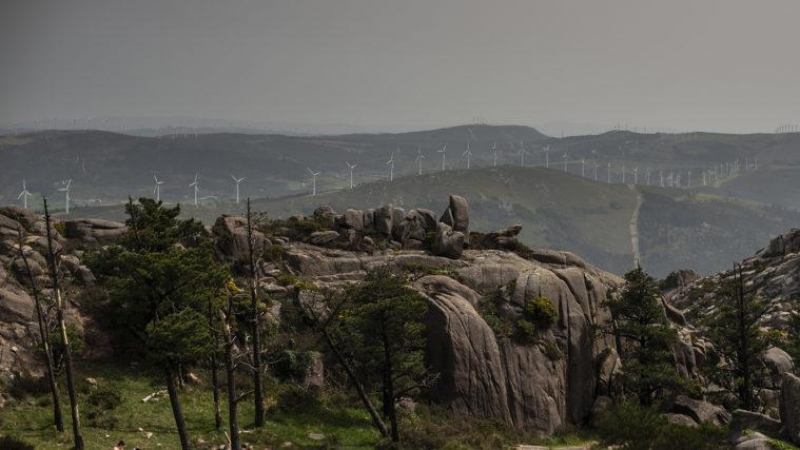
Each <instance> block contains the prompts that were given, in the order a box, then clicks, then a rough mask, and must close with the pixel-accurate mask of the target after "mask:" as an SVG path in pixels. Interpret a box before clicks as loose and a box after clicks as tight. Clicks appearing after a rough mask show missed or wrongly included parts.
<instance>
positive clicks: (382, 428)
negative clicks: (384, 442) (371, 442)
mask: <svg viewBox="0 0 800 450" xmlns="http://www.w3.org/2000/svg"><path fill="white" fill-rule="evenodd" d="M322 336H323V337H324V338H325V342H326V343H327V344H328V347H330V348H331V351H333V355H334V356H335V357H336V360H337V361H339V364H341V365H342V367H343V368H344V371H345V372H346V373H347V376H348V377H349V378H350V381H351V382H352V383H353V386H355V388H356V392H357V393H358V397H359V398H360V399H361V403H363V404H364V408H366V409H367V412H368V413H369V416H370V417H371V418H372V423H373V424H374V425H375V428H377V429H378V431H379V432H380V433H381V436H383V437H386V436H389V429H388V428H386V424H385V423H384V422H383V420H382V419H381V416H380V414H378V410H376V409H375V407H374V406H373V405H372V401H371V400H370V399H369V396H368V395H367V392H366V391H365V390H364V386H363V385H362V384H361V382H360V381H358V378H356V374H355V371H354V370H353V368H352V367H350V363H349V362H348V361H347V359H345V357H344V355H342V353H341V352H340V351H339V348H338V347H337V346H336V344H335V343H334V342H333V339H332V338H331V335H330V333H328V331H327V330H325V329H323V330H322Z"/></svg>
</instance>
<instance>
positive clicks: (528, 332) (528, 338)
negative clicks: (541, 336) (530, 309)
mask: <svg viewBox="0 0 800 450" xmlns="http://www.w3.org/2000/svg"><path fill="white" fill-rule="evenodd" d="M536 334H537V329H536V325H534V324H533V323H531V322H529V321H527V320H525V319H520V320H518V321H517V322H516V323H515V324H514V336H513V337H514V340H515V341H516V342H517V343H518V344H523V345H529V344H533V343H534V342H535V341H536Z"/></svg>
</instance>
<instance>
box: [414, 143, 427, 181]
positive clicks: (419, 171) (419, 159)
mask: <svg viewBox="0 0 800 450" xmlns="http://www.w3.org/2000/svg"><path fill="white" fill-rule="evenodd" d="M423 159H425V155H423V154H422V149H421V148H419V147H417V157H416V158H414V162H416V163H417V175H422V160H423Z"/></svg>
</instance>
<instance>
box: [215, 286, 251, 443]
mask: <svg viewBox="0 0 800 450" xmlns="http://www.w3.org/2000/svg"><path fill="white" fill-rule="evenodd" d="M233 300H234V295H233V294H229V296H228V306H227V308H220V309H219V310H218V314H219V320H220V324H221V330H222V339H223V341H222V346H223V348H224V355H225V356H224V359H225V372H226V379H227V380H226V382H227V390H228V426H229V429H230V430H229V431H230V448H231V449H232V450H239V448H240V444H239V418H238V411H239V409H238V408H239V402H241V401H242V400H244V399H245V398H246V397H247V396H248V395H250V394H251V393H252V392H253V391H247V392H242V393H238V392H237V391H236V370H237V369H238V368H239V366H240V365H241V364H242V361H241V358H240V356H244V355H239V354H237V352H236V337H235V334H234V332H233V331H232V329H233V327H234V324H233V321H234V317H235V312H234V302H233ZM249 368H250V370H253V367H252V366H251V367H249Z"/></svg>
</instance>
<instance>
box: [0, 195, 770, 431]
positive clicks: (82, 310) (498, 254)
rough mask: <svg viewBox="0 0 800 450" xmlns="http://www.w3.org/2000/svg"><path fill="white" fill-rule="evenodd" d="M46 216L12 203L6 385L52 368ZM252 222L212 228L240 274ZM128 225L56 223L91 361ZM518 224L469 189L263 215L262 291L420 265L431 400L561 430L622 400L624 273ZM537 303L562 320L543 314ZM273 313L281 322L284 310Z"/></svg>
mask: <svg viewBox="0 0 800 450" xmlns="http://www.w3.org/2000/svg"><path fill="white" fill-rule="evenodd" d="M43 223H44V222H43V220H42V218H41V217H39V216H35V215H32V214H29V213H27V212H26V211H23V210H19V209H16V208H5V209H2V210H0V262H1V263H2V266H0V345H1V346H2V358H0V376H2V377H3V378H6V379H8V378H11V377H16V376H19V375H22V374H28V373H34V374H35V373H38V372H39V371H40V367H39V362H38V360H37V359H36V358H35V349H36V347H37V336H38V329H37V326H36V319H35V316H34V306H33V305H34V304H33V300H32V298H31V297H30V295H29V294H28V292H29V291H30V290H29V289H25V288H24V287H25V286H26V285H27V284H28V283H29V281H28V279H27V278H26V277H25V276H26V273H25V272H24V271H23V270H22V266H21V258H20V249H19V244H18V242H19V233H20V232H22V233H23V239H22V244H23V245H22V251H24V252H25V254H26V255H27V257H28V259H29V260H30V261H32V262H33V263H34V264H33V272H34V274H35V280H36V282H37V284H38V285H39V286H40V288H41V289H42V290H43V291H44V294H45V296H48V295H49V292H48V289H49V287H50V286H49V280H48V278H47V277H46V269H45V267H46V264H45V260H44V257H43V255H44V254H45V253H46V248H45V241H44V239H43V237H42V236H43V234H44V233H43V232H44V224H43ZM245 225H246V222H245V220H244V219H243V218H242V217H238V216H222V217H220V218H219V219H218V220H217V221H216V223H215V224H214V225H213V226H212V227H209V228H208V229H207V232H208V233H209V234H210V235H211V236H212V237H213V238H214V240H215V248H216V253H217V258H218V259H219V260H220V261H222V262H226V263H229V264H231V266H232V267H233V268H234V270H235V269H236V267H237V265H241V264H243V261H245V260H246V256H245V255H246V249H247V245H246V244H247V237H246V228H245ZM124 231H125V227H124V225H122V224H118V223H114V222H108V221H99V220H77V221H66V222H57V223H56V224H55V225H54V229H53V230H52V232H53V233H54V236H55V237H56V242H57V244H58V245H57V247H58V249H57V251H58V260H59V274H60V276H61V277H62V278H63V279H64V285H65V286H66V289H67V294H68V295H67V298H68V299H71V300H73V302H72V303H71V305H70V306H71V308H70V313H71V314H70V319H69V320H70V323H72V324H74V325H75V327H76V329H77V330H78V332H80V333H82V334H83V337H84V340H85V341H86V342H87V345H86V348H87V349H91V350H92V351H91V352H88V353H87V354H86V355H85V357H104V356H108V351H109V350H108V349H109V348H110V347H109V346H108V345H107V340H105V339H106V338H105V337H104V336H103V335H102V333H100V332H99V331H98V330H97V327H96V326H94V325H93V318H92V316H91V311H89V309H87V308H86V305H82V304H81V302H80V301H78V300H76V299H78V298H81V297H80V296H78V295H75V296H71V295H69V294H70V293H71V292H80V291H82V290H86V289H87V288H88V287H91V286H92V284H93V281H94V277H93V276H92V273H91V271H90V270H89V269H88V268H87V267H86V266H85V265H83V264H82V262H81V258H82V257H83V255H84V252H85V251H87V250H91V249H92V248H97V247H98V246H104V245H109V244H113V242H114V241H115V240H116V238H117V237H118V236H119V235H120V234H121V233H122V232H124ZM519 232H520V227H519V226H513V225H512V226H510V227H508V228H507V229H503V230H499V231H495V232H489V233H479V232H474V231H472V232H471V231H470V225H469V206H468V204H467V202H466V200H464V199H463V198H461V197H458V196H451V197H450V200H449V203H448V207H447V208H446V210H445V211H444V213H443V214H441V215H435V214H434V213H433V212H432V211H428V210H424V209H420V210H414V209H412V210H410V211H406V210H404V209H402V208H398V207H394V206H391V205H386V206H382V207H379V208H375V209H368V210H354V209H348V210H346V211H344V212H341V213H337V212H336V211H335V210H333V208H330V207H321V208H318V209H317V210H316V211H315V212H314V213H313V214H312V215H311V216H308V217H306V216H299V215H298V216H293V217H291V218H289V219H288V220H285V221H283V220H263V221H260V222H259V225H258V231H257V232H256V233H255V237H256V246H257V249H258V251H259V254H263V255H265V256H264V257H263V258H262V259H261V260H260V262H259V267H258V271H257V273H258V277H259V284H260V286H261V288H262V289H263V290H264V291H266V292H268V293H269V294H270V295H271V296H272V297H273V298H274V299H276V300H280V299H284V298H292V297H293V296H295V297H296V296H298V295H299V296H302V295H304V294H303V292H302V288H301V285H303V284H307V283H311V284H313V285H315V286H317V287H319V288H323V289H324V288H334V289H335V288H337V287H339V286H342V285H343V284H346V283H353V282H358V281H360V280H362V279H364V277H365V276H366V273H367V271H368V270H369V269H371V268H374V267H376V266H385V265H388V266H390V267H393V268H396V269H397V270H404V271H407V272H408V273H410V274H411V283H412V286H413V287H414V288H415V289H416V290H418V291H419V292H420V293H422V294H423V295H424V296H425V298H427V299H428V301H429V303H430V305H431V310H430V314H429V318H428V325H429V326H428V349H427V356H428V361H429V364H430V366H431V367H432V369H433V370H434V371H436V372H437V373H438V374H439V377H438V379H437V382H436V384H435V385H434V386H433V387H432V389H431V392H430V395H431V397H432V398H433V399H435V400H436V401H437V402H438V403H440V404H442V405H444V406H446V407H447V408H449V409H450V410H452V411H454V412H459V413H465V414H470V415H474V416H479V417H486V418H494V419H499V420H502V421H504V422H507V423H509V424H511V425H513V426H515V427H518V428H522V429H534V430H539V431H541V432H543V433H547V434H549V433H553V432H555V431H556V430H558V429H559V428H561V427H564V426H565V425H567V424H580V423H583V422H584V421H585V420H586V419H587V418H588V417H589V415H590V414H591V412H592V410H593V408H598V407H602V406H603V405H607V404H609V403H610V399H609V397H608V396H609V395H610V394H611V393H612V392H611V391H613V390H614V389H615V381H616V376H617V375H618V374H619V372H620V370H621V368H622V366H623V362H622V361H620V360H619V358H618V357H617V356H616V351H615V350H614V343H613V340H612V339H610V338H607V337H603V336H600V335H598V334H597V333H596V329H597V328H598V327H602V326H604V325H605V324H607V323H608V321H609V320H610V316H609V312H608V310H607V308H606V306H605V303H606V300H608V299H609V298H610V297H611V296H612V295H615V293H616V292H617V291H618V290H619V289H620V288H621V287H622V285H623V280H622V279H621V278H620V277H618V276H616V275H613V274H611V273H608V272H605V271H603V270H601V269H598V268H596V267H593V266H591V265H590V264H587V263H586V262H585V261H583V260H582V259H581V258H580V257H578V256H576V255H574V254H571V253H568V252H560V251H553V250H545V249H531V248H528V247H526V246H524V245H522V244H521V243H520V242H518V240H517V235H518V234H519ZM782 248H784V249H785V247H782ZM300 280H301V281H300ZM278 303H279V304H280V302H278ZM532 308H533V309H535V310H536V311H538V312H540V313H545V314H547V315H548V319H551V320H548V321H546V323H539V322H536V321H534V320H532V319H531V318H530V316H529V315H530V313H531V310H532ZM665 312H666V314H667V316H668V317H670V319H672V321H673V322H674V323H675V324H676V326H678V327H681V329H682V332H681V336H682V344H681V348H680V349H676V363H677V364H678V366H679V368H680V370H681V372H682V373H683V374H684V375H685V376H690V377H691V376H696V375H697V367H698V363H699V361H701V360H702V358H703V355H704V352H705V351H707V347H708V343H707V342H705V341H704V340H703V339H702V337H701V336H699V334H698V333H697V332H696V331H695V330H693V329H692V328H690V327H688V325H687V324H686V319H684V316H683V314H682V312H681V311H679V310H678V309H677V308H674V307H671V306H669V305H666V304H665ZM274 313H275V314H276V315H277V316H280V308H279V307H277V308H276V310H275V311H274ZM693 402H694V403H693ZM678 403H680V405H678V406H676V408H683V409H681V410H680V411H682V412H681V414H682V417H679V418H678V419H676V420H684V421H689V422H699V421H700V420H703V418H707V417H711V416H709V415H708V414H711V415H713V416H714V417H717V415H720V416H721V417H724V415H721V413H720V412H719V411H718V409H714V408H711V407H710V405H706V404H703V403H702V402H697V401H693V400H689V399H688V398H687V399H684V401H683V402H682V403H681V402H678ZM703 411H706V412H708V411H711V412H710V413H708V414H706V413H704V412H703ZM704 414H705V415H704ZM676 417H677V416H676Z"/></svg>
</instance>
